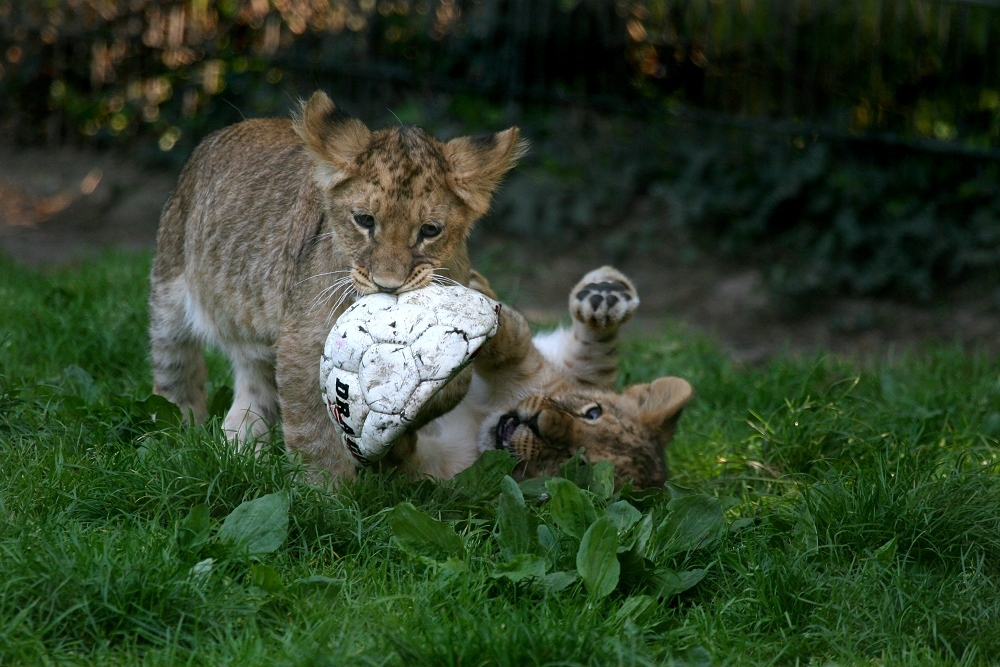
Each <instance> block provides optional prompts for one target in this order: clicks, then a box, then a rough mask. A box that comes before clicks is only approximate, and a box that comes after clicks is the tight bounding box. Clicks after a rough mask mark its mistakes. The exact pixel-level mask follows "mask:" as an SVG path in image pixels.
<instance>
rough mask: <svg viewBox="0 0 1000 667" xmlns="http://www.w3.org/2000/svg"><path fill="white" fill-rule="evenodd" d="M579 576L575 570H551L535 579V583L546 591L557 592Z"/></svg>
mask: <svg viewBox="0 0 1000 667" xmlns="http://www.w3.org/2000/svg"><path fill="white" fill-rule="evenodd" d="M579 578H580V576H579V575H578V574H577V573H576V572H553V573H552V574H547V575H545V576H544V577H542V578H541V579H536V580H535V585H536V586H538V587H539V588H541V589H542V590H544V591H545V592H547V593H558V592H559V591H561V590H564V589H565V588H567V587H568V586H571V585H573V584H574V583H576V581H577V580H578V579H579Z"/></svg>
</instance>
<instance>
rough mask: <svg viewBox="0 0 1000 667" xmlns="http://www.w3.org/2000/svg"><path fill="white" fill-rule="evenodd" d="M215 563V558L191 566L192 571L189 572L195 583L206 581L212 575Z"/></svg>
mask: <svg viewBox="0 0 1000 667" xmlns="http://www.w3.org/2000/svg"><path fill="white" fill-rule="evenodd" d="M214 563H215V559H214V558H206V559H205V560H200V561H198V562H197V563H195V564H194V565H192V566H191V569H190V570H188V575H189V576H190V577H191V578H192V579H194V580H195V581H204V580H205V579H207V578H208V575H210V574H211V573H212V565H213V564H214Z"/></svg>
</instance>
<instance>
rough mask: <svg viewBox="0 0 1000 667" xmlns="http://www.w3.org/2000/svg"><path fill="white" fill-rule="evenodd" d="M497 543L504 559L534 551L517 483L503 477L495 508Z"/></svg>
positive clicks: (531, 535)
mask: <svg viewBox="0 0 1000 667" xmlns="http://www.w3.org/2000/svg"><path fill="white" fill-rule="evenodd" d="M497 531H498V534H497V541H498V542H499V543H500V548H501V553H502V554H503V557H504V558H507V559H510V558H513V557H514V556H516V555H517V554H527V553H531V552H532V551H534V547H535V544H536V542H535V539H534V537H535V536H534V535H533V534H532V530H531V526H530V524H529V522H528V512H527V510H526V509H525V507H524V496H522V495H521V489H520V488H518V486H517V482H515V481H514V480H513V479H512V478H511V477H509V476H508V477H504V478H503V480H501V482H500V500H499V501H498V506H497Z"/></svg>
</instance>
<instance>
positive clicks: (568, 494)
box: [545, 477, 597, 539]
mask: <svg viewBox="0 0 1000 667" xmlns="http://www.w3.org/2000/svg"><path fill="white" fill-rule="evenodd" d="M545 488H546V489H548V490H549V495H550V496H551V497H552V499H551V500H550V501H549V510H550V511H551V512H552V520H553V521H555V523H556V525H557V526H559V527H560V528H562V529H563V531H564V532H566V533H567V534H569V535H572V536H573V537H575V538H577V539H581V538H582V537H583V534H584V532H586V530H587V528H588V527H589V526H590V524H592V523H593V522H594V520H595V519H597V510H596V509H595V508H594V503H593V501H591V500H590V497H589V496H588V495H587V494H586V493H585V492H583V491H582V490H581V489H580V488H579V487H578V486H577V485H576V484H574V483H573V482H571V481H569V480H568V479H563V478H561V477H553V478H552V479H550V480H549V481H547V482H545Z"/></svg>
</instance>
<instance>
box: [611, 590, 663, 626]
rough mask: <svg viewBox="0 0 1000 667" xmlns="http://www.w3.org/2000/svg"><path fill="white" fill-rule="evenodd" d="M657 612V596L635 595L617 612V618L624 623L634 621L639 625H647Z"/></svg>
mask: <svg viewBox="0 0 1000 667" xmlns="http://www.w3.org/2000/svg"><path fill="white" fill-rule="evenodd" d="M655 612H656V598H654V597H652V596H650V595H633V596H632V597H630V598H628V599H627V600H625V602H624V603H622V606H621V607H620V608H619V609H618V611H617V612H616V613H615V620H616V621H617V622H619V623H624V622H625V621H626V620H629V621H632V622H633V623H635V624H636V625H637V626H639V627H645V626H646V625H648V624H649V621H650V619H651V618H652V617H653V614H654V613H655Z"/></svg>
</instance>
